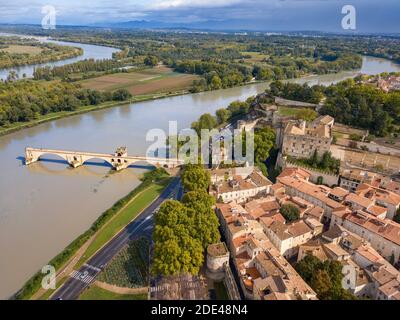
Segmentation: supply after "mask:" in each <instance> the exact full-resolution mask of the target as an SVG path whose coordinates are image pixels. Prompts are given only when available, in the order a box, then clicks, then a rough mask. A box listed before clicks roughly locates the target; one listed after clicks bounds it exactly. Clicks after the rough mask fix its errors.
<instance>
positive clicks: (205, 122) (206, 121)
mask: <svg viewBox="0 0 400 320" xmlns="http://www.w3.org/2000/svg"><path fill="white" fill-rule="evenodd" d="M216 126H217V120H216V119H215V117H213V116H212V115H211V114H209V113H205V114H203V115H202V116H201V117H200V118H199V120H198V121H195V122H193V123H192V129H193V130H195V131H196V132H197V134H198V135H199V136H200V134H201V130H203V129H207V130H211V129H214V128H215V127H216Z"/></svg>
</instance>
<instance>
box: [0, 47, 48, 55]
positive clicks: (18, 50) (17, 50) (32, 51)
mask: <svg viewBox="0 0 400 320" xmlns="http://www.w3.org/2000/svg"><path fill="white" fill-rule="evenodd" d="M42 50H43V49H42V48H40V47H38V46H28V45H9V46H8V47H7V48H4V49H2V50H1V51H3V52H7V53H10V54H29V55H38V54H40V53H41V52H42Z"/></svg>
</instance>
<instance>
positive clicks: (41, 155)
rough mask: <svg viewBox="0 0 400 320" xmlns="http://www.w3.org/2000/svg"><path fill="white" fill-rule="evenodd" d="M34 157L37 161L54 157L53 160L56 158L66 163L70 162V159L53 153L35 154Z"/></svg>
mask: <svg viewBox="0 0 400 320" xmlns="http://www.w3.org/2000/svg"><path fill="white" fill-rule="evenodd" d="M34 157H35V158H37V160H44V159H45V158H46V157H53V158H54V157H56V158H60V159H63V160H64V161H65V162H68V157H67V156H66V155H61V154H57V153H51V152H43V153H36V154H34Z"/></svg>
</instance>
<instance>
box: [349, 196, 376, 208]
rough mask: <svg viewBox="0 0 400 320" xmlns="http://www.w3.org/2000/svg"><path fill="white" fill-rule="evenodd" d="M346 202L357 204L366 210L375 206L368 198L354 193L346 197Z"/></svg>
mask: <svg viewBox="0 0 400 320" xmlns="http://www.w3.org/2000/svg"><path fill="white" fill-rule="evenodd" d="M345 199H346V201H347V202H352V203H355V204H357V205H359V206H361V207H363V208H365V209H367V208H369V207H370V206H372V205H373V204H374V202H373V201H372V200H370V199H368V198H365V197H362V196H359V195H356V194H354V193H350V194H348V195H347V196H346V198H345Z"/></svg>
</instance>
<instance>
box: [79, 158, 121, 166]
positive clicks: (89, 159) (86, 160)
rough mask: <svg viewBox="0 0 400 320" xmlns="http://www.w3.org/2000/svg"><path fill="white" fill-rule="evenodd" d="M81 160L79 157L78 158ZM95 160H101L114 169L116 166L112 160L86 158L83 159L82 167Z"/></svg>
mask: <svg viewBox="0 0 400 320" xmlns="http://www.w3.org/2000/svg"><path fill="white" fill-rule="evenodd" d="M77 158H78V159H79V157H77ZM94 160H101V161H103V162H104V163H107V164H108V165H109V166H110V167H112V168H114V164H113V163H112V162H111V161H110V159H108V158H102V157H84V158H83V159H82V165H83V164H85V163H88V162H90V161H94Z"/></svg>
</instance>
